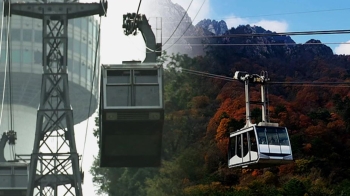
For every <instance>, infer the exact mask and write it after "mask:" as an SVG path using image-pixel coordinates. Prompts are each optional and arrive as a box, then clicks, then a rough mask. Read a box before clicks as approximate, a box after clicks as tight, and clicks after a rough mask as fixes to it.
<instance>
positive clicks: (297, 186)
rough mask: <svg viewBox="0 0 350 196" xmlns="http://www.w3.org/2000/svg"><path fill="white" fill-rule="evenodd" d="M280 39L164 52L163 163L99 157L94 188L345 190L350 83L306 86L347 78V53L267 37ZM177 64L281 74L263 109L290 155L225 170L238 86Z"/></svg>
mask: <svg viewBox="0 0 350 196" xmlns="http://www.w3.org/2000/svg"><path fill="white" fill-rule="evenodd" d="M240 28H242V29H243V30H244V28H245V30H247V29H248V28H251V27H249V26H241V27H240ZM238 30H240V29H239V28H237V29H231V33H234V32H233V31H238ZM248 30H249V29H248ZM246 33H249V32H246ZM287 39H288V40H289V39H290V38H287ZM285 40H286V39H277V38H269V37H253V38H239V39H238V38H235V37H226V38H219V39H216V40H211V42H215V43H248V42H249V43H260V42H263V43H267V45H266V46H260V45H256V46H250V45H247V46H244V45H240V46H232V45H231V46H211V47H208V48H207V54H206V55H203V56H199V57H194V58H190V57H188V56H186V55H171V56H168V57H164V59H165V60H166V61H165V63H164V66H165V67H167V68H166V69H165V75H164V79H165V81H164V82H165V110H166V111H165V116H166V117H165V118H166V119H165V123H164V131H163V145H162V153H163V155H162V166H161V167H160V168H99V167H98V156H97V159H96V161H95V164H94V167H93V168H92V169H91V172H92V174H93V175H94V182H95V183H96V185H98V186H99V187H100V191H101V192H105V193H109V195H111V196H118V195H123V196H135V195H148V196H177V195H191V196H193V195H213V196H214V195H218V196H224V195H225V196H230V195H245V196H248V195H274V196H276V195H295V196H297V195H300V196H303V195H309V196H314V195H315V196H316V195H350V180H348V179H349V178H350V170H349V167H348V163H349V161H350V121H349V117H350V93H349V92H350V91H349V85H345V84H336V83H333V84H327V85H326V84H322V85H320V84H310V82H316V81H318V82H350V81H349V74H350V57H348V56H341V55H334V54H333V53H332V50H331V49H330V48H328V47H327V46H325V45H322V44H320V42H319V41H317V40H310V41H309V42H310V43H319V44H312V45H311V44H310V45H309V44H307V43H306V44H304V45H295V46H289V45H282V46H277V45H273V46H272V45H268V43H270V42H271V41H273V42H274V43H276V42H278V41H281V42H284V43H285ZM181 68H185V69H191V70H196V71H202V72H207V73H211V74H216V75H222V76H228V77H232V76H233V74H234V72H235V71H237V70H239V71H246V72H248V73H252V74H253V73H254V74H259V73H260V72H261V71H267V72H268V73H269V77H270V78H271V82H286V83H284V84H271V85H268V92H269V95H268V97H269V108H268V110H269V114H270V118H271V121H272V122H277V123H279V125H280V126H286V127H287V128H288V132H289V134H290V138H291V144H292V149H293V156H294V159H295V161H294V162H293V163H291V164H288V165H282V166H278V167H271V168H265V169H259V170H257V169H255V170H253V169H240V168H238V169H229V168H228V167H227V144H228V136H229V132H230V130H231V131H232V130H237V129H239V128H242V127H243V126H244V124H245V121H244V120H245V100H244V85H243V84H242V83H240V82H238V81H226V80H223V79H221V78H219V77H203V76H200V75H195V74H190V73H188V72H185V71H181ZM295 82H297V84H295ZM251 92H252V93H251V97H252V98H251V99H252V100H254V99H259V98H260V97H259V96H260V94H259V86H254V85H253V86H252V87H251ZM260 115H261V109H260V107H259V106H252V116H253V120H255V121H256V122H257V121H258V120H259V117H260ZM97 122H98V121H97ZM95 136H96V137H97V138H98V129H97V128H96V131H95Z"/></svg>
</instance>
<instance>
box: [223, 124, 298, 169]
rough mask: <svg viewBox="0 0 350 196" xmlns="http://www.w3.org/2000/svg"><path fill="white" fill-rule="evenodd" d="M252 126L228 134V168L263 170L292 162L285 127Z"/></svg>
mask: <svg viewBox="0 0 350 196" xmlns="http://www.w3.org/2000/svg"><path fill="white" fill-rule="evenodd" d="M271 124H272V123H269V125H268V126H262V125H253V126H250V127H247V128H243V129H240V130H238V131H236V132H234V133H231V134H230V141H229V151H228V160H229V161H228V165H229V167H239V166H242V167H248V165H250V164H254V165H251V166H249V167H252V168H263V167H269V166H273V165H281V164H285V163H289V162H291V161H293V156H292V148H291V145H290V141H289V137H288V132H287V129H286V128H285V127H278V126H271Z"/></svg>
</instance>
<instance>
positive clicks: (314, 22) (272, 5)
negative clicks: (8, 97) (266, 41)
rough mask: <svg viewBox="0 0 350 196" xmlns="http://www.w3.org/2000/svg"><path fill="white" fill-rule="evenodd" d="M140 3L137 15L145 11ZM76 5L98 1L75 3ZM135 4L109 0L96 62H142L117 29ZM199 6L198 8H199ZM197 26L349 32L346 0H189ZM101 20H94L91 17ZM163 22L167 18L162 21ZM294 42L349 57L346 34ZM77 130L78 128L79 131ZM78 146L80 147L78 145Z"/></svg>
mask: <svg viewBox="0 0 350 196" xmlns="http://www.w3.org/2000/svg"><path fill="white" fill-rule="evenodd" d="M147 1H148V0H143V1H142V2H141V6H140V11H139V13H141V14H142V13H143V12H144V11H145V10H146V8H145V7H144V4H145V3H147ZM80 2H99V0H80ZM139 2H140V1H139V0H127V1H117V0H109V1H108V9H107V16H106V17H101V46H100V49H101V63H102V64H120V63H121V62H122V61H128V60H141V61H143V60H144V58H145V44H144V40H143V38H142V36H141V35H140V34H139V35H137V36H132V35H131V36H125V35H124V33H123V29H122V15H123V14H126V13H128V12H136V11H137V7H138V4H139ZM172 2H174V3H177V4H179V5H181V6H182V7H183V8H184V9H185V10H186V9H187V8H188V6H189V5H190V2H191V0H172ZM203 2H204V4H203V6H202V9H200V10H199V8H200V7H201V5H202V3H203ZM197 12H198V15H197V17H196V18H195V20H194V22H193V24H194V25H195V24H197V22H198V21H200V20H202V19H212V20H216V21H220V20H224V21H225V22H226V23H227V25H228V28H232V27H237V26H238V25H246V24H250V25H256V26H261V27H263V28H265V29H267V30H271V31H274V32H300V31H316V30H345V29H349V28H350V24H348V23H349V22H348V19H349V18H350V1H349V0H337V1H330V0H309V1H305V0H289V1H287V0H265V1H262V0H193V2H192V4H191V6H190V9H189V11H188V14H189V16H190V17H191V18H192V20H193V19H194V17H195V15H196V14H197ZM96 18H97V19H98V20H100V18H99V17H96ZM163 22H171V21H167V19H163ZM292 39H293V40H294V41H295V42H296V43H305V42H306V41H308V40H310V39H317V40H320V41H321V42H322V43H326V44H327V45H328V46H329V47H331V48H332V50H333V52H334V53H336V54H350V44H340V43H346V42H348V43H350V35H349V34H341V35H338V34H334V35H311V36H293V37H292ZM93 121H94V120H93V118H91V119H90V124H91V125H89V131H88V133H87V134H88V135H87V138H88V139H87V142H88V144H89V145H88V147H87V148H88V149H85V157H86V158H84V165H83V169H84V171H85V183H84V185H83V190H84V195H91V193H92V191H94V190H96V188H94V187H93V186H92V181H91V175H90V174H89V172H88V170H89V168H90V166H91V163H92V160H93V156H96V155H97V152H98V147H97V145H96V139H95V138H93V136H92V128H93V127H94V126H93ZM85 129H86V121H85V122H83V123H81V124H80V125H78V126H77V128H75V130H76V134H78V136H77V137H83V136H84V135H81V134H82V133H84V132H85ZM77 130H80V132H79V131H78V132H77ZM77 146H78V147H77V148H79V146H80V148H79V149H80V150H79V152H81V146H82V143H81V142H80V141H77Z"/></svg>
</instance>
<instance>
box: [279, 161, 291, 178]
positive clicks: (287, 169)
mask: <svg viewBox="0 0 350 196" xmlns="http://www.w3.org/2000/svg"><path fill="white" fill-rule="evenodd" d="M278 169H279V172H278V175H280V176H282V175H286V174H292V173H294V170H295V163H290V164H286V165H281V166H279V167H278Z"/></svg>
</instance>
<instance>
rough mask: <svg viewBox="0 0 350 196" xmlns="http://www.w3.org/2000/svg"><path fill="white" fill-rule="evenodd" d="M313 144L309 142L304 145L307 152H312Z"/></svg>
mask: <svg viewBox="0 0 350 196" xmlns="http://www.w3.org/2000/svg"><path fill="white" fill-rule="evenodd" d="M311 148H312V145H311V144H310V143H307V144H305V145H304V147H303V150H304V151H305V152H311Z"/></svg>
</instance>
